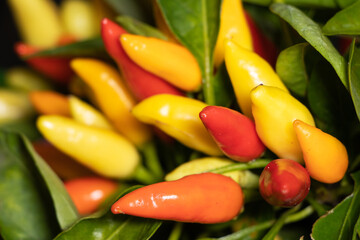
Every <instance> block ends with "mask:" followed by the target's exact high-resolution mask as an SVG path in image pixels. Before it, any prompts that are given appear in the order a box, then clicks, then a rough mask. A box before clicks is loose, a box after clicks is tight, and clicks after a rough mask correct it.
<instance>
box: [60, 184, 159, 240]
mask: <svg viewBox="0 0 360 240" xmlns="http://www.w3.org/2000/svg"><path fill="white" fill-rule="evenodd" d="M138 187H139V186H133V187H130V188H128V189H126V190H125V191H123V192H122V193H121V194H120V197H121V196H123V195H125V194H126V193H128V192H130V191H132V190H134V189H136V188H138ZM116 199H117V198H116ZM112 203H113V202H109V204H110V206H111V205H112ZM109 208H110V207H107V208H105V209H106V210H107V211H105V213H103V212H100V213H96V214H94V215H91V216H89V217H84V218H82V219H80V220H79V221H78V222H76V223H75V224H74V225H73V226H71V227H70V228H69V229H67V230H65V231H63V232H62V233H60V234H59V235H58V236H57V237H56V238H55V239H56V240H73V239H87V240H112V239H114V240H115V239H129V240H130V239H149V238H150V237H151V236H152V235H153V234H154V233H155V232H156V230H157V229H158V228H159V227H160V226H161V223H162V221H158V220H153V219H147V218H138V217H132V216H127V215H115V214H113V213H112V212H111V211H109Z"/></svg>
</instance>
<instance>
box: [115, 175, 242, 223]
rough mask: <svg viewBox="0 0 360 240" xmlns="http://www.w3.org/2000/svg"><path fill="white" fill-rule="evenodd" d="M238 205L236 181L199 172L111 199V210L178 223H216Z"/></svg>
mask: <svg viewBox="0 0 360 240" xmlns="http://www.w3.org/2000/svg"><path fill="white" fill-rule="evenodd" d="M242 207H243V193H242V190H241V187H240V185H239V184H237V183H236V182H235V181H234V180H232V179H231V178H230V177H226V176H224V175H221V174H215V173H201V174H193V175H188V176H185V177H183V178H181V179H179V180H175V181H169V182H160V183H155V184H151V185H148V186H145V187H142V188H139V189H136V190H134V191H132V192H130V193H128V194H126V195H125V196H123V197H122V198H120V199H119V200H118V201H117V202H115V203H114V204H113V205H112V207H111V211H112V212H113V213H114V214H118V213H124V214H129V215H134V216H139V217H145V218H154V219H162V220H174V221H180V222H196V223H220V222H226V221H229V220H231V219H233V218H234V217H236V215H238V214H239V212H240V210H241V209H242Z"/></svg>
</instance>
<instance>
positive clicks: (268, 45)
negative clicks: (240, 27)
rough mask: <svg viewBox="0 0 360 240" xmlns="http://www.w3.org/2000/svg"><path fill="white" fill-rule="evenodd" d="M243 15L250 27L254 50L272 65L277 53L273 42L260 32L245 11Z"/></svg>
mask: <svg viewBox="0 0 360 240" xmlns="http://www.w3.org/2000/svg"><path fill="white" fill-rule="evenodd" d="M245 17H246V20H247V22H248V24H249V27H250V32H251V36H252V41H253V47H254V52H256V53H257V54H259V55H260V56H261V57H262V58H264V59H265V60H266V61H267V62H268V63H270V64H271V65H272V66H275V63H276V59H277V55H278V50H277V49H276V46H275V44H274V43H273V42H272V41H271V40H270V39H269V38H268V37H267V36H265V35H264V34H263V33H262V32H261V30H260V29H259V28H258V26H257V25H256V23H255V22H254V20H253V19H252V17H251V16H250V15H249V13H247V12H246V11H245Z"/></svg>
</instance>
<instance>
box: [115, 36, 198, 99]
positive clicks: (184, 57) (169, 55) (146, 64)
mask: <svg viewBox="0 0 360 240" xmlns="http://www.w3.org/2000/svg"><path fill="white" fill-rule="evenodd" d="M120 41H121V45H122V46H123V48H124V50H125V52H126V54H127V55H128V56H129V57H130V58H131V60H133V61H134V62H136V63H137V64H138V65H140V66H141V67H142V68H144V69H146V70H147V71H149V72H151V73H153V74H155V75H157V76H159V77H161V78H163V79H164V80H166V81H168V82H169V83H171V84H172V85H174V86H176V87H178V88H180V89H182V90H184V91H188V92H191V91H197V90H199V88H200V86H201V81H202V78H201V70H200V67H199V64H198V62H197V60H196V59H195V57H194V56H193V55H192V53H191V52H190V51H189V50H188V49H187V48H185V47H183V46H181V45H179V44H176V43H173V42H169V41H165V40H161V39H157V38H153V37H144V36H139V35H133V34H122V35H121V37H120Z"/></svg>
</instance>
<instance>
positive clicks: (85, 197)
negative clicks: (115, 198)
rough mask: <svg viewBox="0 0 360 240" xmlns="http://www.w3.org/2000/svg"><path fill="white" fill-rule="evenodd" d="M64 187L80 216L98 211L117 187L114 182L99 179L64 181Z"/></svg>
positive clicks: (86, 178) (84, 178)
mask: <svg viewBox="0 0 360 240" xmlns="http://www.w3.org/2000/svg"><path fill="white" fill-rule="evenodd" d="M64 185H65V188H66V190H67V192H68V193H69V195H70V198H71V200H72V201H73V202H74V204H75V207H76V209H77V210H78V212H79V213H80V214H81V215H88V214H90V213H93V212H95V211H96V210H98V209H99V207H100V206H101V204H102V203H104V202H105V200H106V199H107V198H108V197H110V196H111V195H112V194H114V193H115V192H116V190H117V189H118V186H119V184H118V183H116V182H115V181H113V180H110V179H106V178H101V177H82V178H76V179H71V180H68V181H65V182H64Z"/></svg>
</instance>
